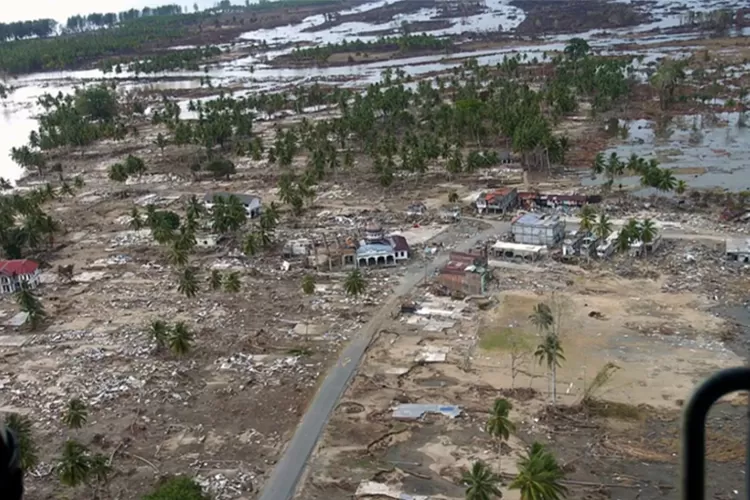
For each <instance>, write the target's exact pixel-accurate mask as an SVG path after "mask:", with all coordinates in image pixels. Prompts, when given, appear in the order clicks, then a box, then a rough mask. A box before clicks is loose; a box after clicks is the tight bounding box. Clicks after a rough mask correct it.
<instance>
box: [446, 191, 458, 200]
mask: <svg viewBox="0 0 750 500" xmlns="http://www.w3.org/2000/svg"><path fill="white" fill-rule="evenodd" d="M457 201H458V193H457V192H455V191H451V192H450V193H449V194H448V203H456V202H457Z"/></svg>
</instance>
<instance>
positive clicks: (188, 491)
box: [143, 476, 208, 500]
mask: <svg viewBox="0 0 750 500" xmlns="http://www.w3.org/2000/svg"><path fill="white" fill-rule="evenodd" d="M143 500H208V497H207V496H205V495H204V494H203V492H202V491H201V487H200V485H199V484H198V483H196V482H195V481H193V480H192V479H190V478H187V477H183V476H176V477H170V478H169V479H166V480H164V481H162V483H161V484H160V485H159V486H158V487H157V488H156V489H155V490H154V491H153V492H152V493H149V494H148V495H146V496H145V497H143Z"/></svg>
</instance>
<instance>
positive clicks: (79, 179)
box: [73, 175, 86, 189]
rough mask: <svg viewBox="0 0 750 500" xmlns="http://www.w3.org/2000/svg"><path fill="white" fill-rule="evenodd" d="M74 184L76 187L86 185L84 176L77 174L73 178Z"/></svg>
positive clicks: (79, 187)
mask: <svg viewBox="0 0 750 500" xmlns="http://www.w3.org/2000/svg"><path fill="white" fill-rule="evenodd" d="M73 185H74V186H75V187H76V189H81V188H82V187H83V186H85V185H86V183H85V182H84V181H83V177H81V176H80V175H76V176H75V177H74V178H73Z"/></svg>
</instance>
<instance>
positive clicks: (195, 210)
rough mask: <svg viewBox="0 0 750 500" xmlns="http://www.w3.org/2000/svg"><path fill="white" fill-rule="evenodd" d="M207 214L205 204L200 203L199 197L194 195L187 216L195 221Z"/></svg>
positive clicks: (188, 205) (189, 202) (190, 199)
mask: <svg viewBox="0 0 750 500" xmlns="http://www.w3.org/2000/svg"><path fill="white" fill-rule="evenodd" d="M204 213H206V207H205V206H203V203H201V202H200V201H198V197H197V196H195V195H192V196H191V197H190V198H189V199H188V202H187V208H186V216H188V217H192V218H193V219H196V220H197V219H200V217H201V216H202V215H203V214H204Z"/></svg>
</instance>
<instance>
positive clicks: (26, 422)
mask: <svg viewBox="0 0 750 500" xmlns="http://www.w3.org/2000/svg"><path fill="white" fill-rule="evenodd" d="M5 426H6V427H7V428H8V429H10V430H11V431H13V434H14V435H15V437H16V439H17V440H18V448H19V450H20V455H21V457H20V463H21V468H22V469H23V470H25V471H31V470H33V469H34V467H36V466H37V464H38V463H39V457H38V456H37V451H36V444H35V443H34V439H33V436H32V434H31V419H29V417H26V416H23V415H19V414H18V413H9V414H8V415H6V417H5Z"/></svg>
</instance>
